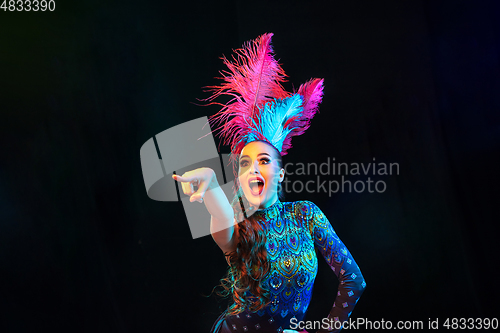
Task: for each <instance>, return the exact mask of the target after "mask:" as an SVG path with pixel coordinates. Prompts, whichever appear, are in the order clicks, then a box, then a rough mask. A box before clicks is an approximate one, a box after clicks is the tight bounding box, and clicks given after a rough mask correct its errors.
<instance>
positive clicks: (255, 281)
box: [218, 140, 284, 315]
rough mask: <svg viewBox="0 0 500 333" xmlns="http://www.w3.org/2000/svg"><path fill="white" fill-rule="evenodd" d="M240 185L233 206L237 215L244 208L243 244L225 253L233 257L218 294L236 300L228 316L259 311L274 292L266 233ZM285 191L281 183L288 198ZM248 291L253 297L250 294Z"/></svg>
mask: <svg viewBox="0 0 500 333" xmlns="http://www.w3.org/2000/svg"><path fill="white" fill-rule="evenodd" d="M258 141H260V140H258ZM261 142H264V143H266V144H269V143H268V142H265V141H261ZM269 145H270V146H271V147H273V148H274V151H275V158H276V159H277V163H278V166H279V168H280V169H281V168H283V161H282V158H281V154H280V153H279V151H278V150H277V149H276V148H275V147H274V146H273V145H271V144H269ZM237 188H238V190H237V194H236V196H235V198H234V199H233V202H232V203H231V205H232V207H233V210H234V212H235V214H238V212H241V211H243V221H241V222H239V223H238V232H239V243H238V245H237V247H236V250H235V251H233V252H231V253H226V254H225V255H226V256H227V257H228V258H229V260H228V262H229V269H228V272H227V275H226V276H225V277H224V278H222V279H221V284H220V285H221V286H222V287H223V288H224V290H223V291H222V292H219V293H218V294H219V295H221V296H225V297H226V296H229V295H232V299H233V303H232V304H231V305H230V306H229V309H228V315H235V314H239V313H241V312H243V311H244V310H245V309H247V308H248V309H249V310H250V311H252V312H256V311H259V310H261V309H262V308H264V307H265V306H266V305H267V304H269V303H270V292H269V290H268V289H267V288H266V287H265V286H264V285H263V280H264V277H265V276H266V275H267V273H268V272H269V270H270V269H271V264H270V262H269V261H268V260H267V250H266V240H267V237H266V233H265V230H264V229H263V228H262V225H261V224H260V223H259V218H258V217H257V216H255V215H250V216H247V214H246V212H245V208H244V207H248V203H245V202H244V201H246V198H245V196H244V194H243V193H242V190H241V187H240V186H239V184H237ZM283 192H284V191H283V188H282V187H281V184H279V185H278V196H279V198H280V199H283V197H284V194H283ZM247 292H249V293H250V294H251V296H249V295H247Z"/></svg>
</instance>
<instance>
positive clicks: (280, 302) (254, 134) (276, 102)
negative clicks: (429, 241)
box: [207, 34, 366, 333]
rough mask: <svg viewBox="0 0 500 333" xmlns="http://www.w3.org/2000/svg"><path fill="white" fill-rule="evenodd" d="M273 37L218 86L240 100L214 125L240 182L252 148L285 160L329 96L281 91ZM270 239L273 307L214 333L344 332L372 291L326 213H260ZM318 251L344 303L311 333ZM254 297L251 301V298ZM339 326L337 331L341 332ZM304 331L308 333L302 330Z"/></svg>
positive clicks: (281, 209) (294, 208) (253, 46)
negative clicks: (307, 319) (241, 163)
mask: <svg viewBox="0 0 500 333" xmlns="http://www.w3.org/2000/svg"><path fill="white" fill-rule="evenodd" d="M271 37H272V34H264V35H262V36H260V37H259V38H257V39H256V40H255V41H252V42H249V43H247V44H245V45H244V47H243V49H239V50H236V54H237V57H236V58H235V57H234V56H233V60H234V62H230V61H228V60H227V59H226V58H223V60H224V63H225V64H226V65H227V66H228V68H229V72H228V71H225V72H222V73H221V74H222V75H223V79H224V83H223V84H222V85H221V86H212V87H209V88H211V89H210V90H211V91H213V92H214V94H213V95H212V96H211V97H209V98H208V99H207V100H208V101H211V102H212V101H213V100H214V99H215V98H216V97H218V96H220V95H223V94H225V95H229V96H231V97H233V98H232V99H231V100H230V101H229V102H228V103H227V104H219V103H215V102H212V103H213V104H219V105H221V106H223V108H222V109H221V110H220V111H219V112H218V113H217V114H215V115H214V116H213V117H211V119H210V121H211V122H212V123H219V124H221V125H220V127H219V128H218V130H219V131H220V134H221V136H222V138H223V143H224V144H230V145H231V160H232V161H233V168H234V169H233V170H234V172H235V175H236V174H237V168H238V167H237V163H234V162H237V160H238V156H239V154H240V152H241V150H242V149H243V147H244V146H245V145H246V144H247V143H249V142H252V141H255V140H263V141H266V142H268V143H270V144H272V145H273V146H274V147H276V148H277V149H278V151H279V152H280V153H281V155H285V154H286V151H287V149H289V148H290V147H291V137H292V136H295V135H301V134H303V133H304V132H305V130H306V129H307V128H308V127H309V123H310V120H311V118H312V117H313V116H314V114H315V113H316V112H317V111H318V105H319V103H320V102H321V98H322V95H323V80H322V79H311V80H310V81H308V82H307V83H305V84H303V85H301V86H300V87H299V89H298V91H297V92H296V93H293V94H290V93H288V92H286V91H285V90H284V89H283V87H282V86H281V84H280V82H283V81H284V76H285V74H284V71H283V69H282V68H281V67H280V65H279V64H278V63H277V61H276V60H275V59H274V57H273V52H272V48H271V44H270V42H271ZM254 216H255V217H256V219H257V221H258V223H259V224H260V225H261V227H262V228H263V230H264V233H265V235H266V244H265V246H266V250H267V260H268V261H269V262H270V271H269V272H268V274H266V276H265V277H264V279H263V280H262V285H263V287H264V288H265V289H267V290H269V292H270V294H271V295H270V296H271V297H270V304H268V305H267V306H266V307H264V308H263V309H262V310H260V311H258V312H251V311H250V310H248V309H246V310H245V311H244V312H242V313H240V314H238V315H228V314H227V310H226V312H224V313H223V314H222V315H221V316H220V317H219V319H218V320H217V321H216V323H215V324H214V326H213V327H212V331H211V332H212V333H229V332H282V331H283V330H284V329H295V330H297V331H300V330H301V328H305V329H308V330H309V332H314V331H317V330H318V329H319V328H325V329H326V328H327V326H326V325H327V324H329V326H328V330H319V332H338V331H340V327H341V326H340V324H339V323H338V322H343V321H345V320H347V319H348V317H349V315H350V314H351V312H352V310H353V308H354V306H355V304H356V303H357V301H358V299H359V297H360V296H361V294H362V292H363V291H364V288H365V286H366V283H365V281H364V279H363V276H362V274H361V271H360V269H359V267H358V265H357V264H356V262H355V261H354V259H353V258H352V256H351V254H350V253H349V251H348V250H347V248H346V247H345V246H344V244H343V243H342V242H341V240H340V239H339V238H338V236H337V235H336V233H335V231H334V230H333V228H332V226H331V224H330V222H329V221H328V219H327V218H326V216H325V215H324V214H323V212H322V211H321V210H320V209H319V208H318V207H317V206H316V205H315V204H314V203H312V202H310V201H297V202H281V201H279V200H277V201H276V202H275V203H274V204H272V205H271V206H269V207H267V208H265V209H262V210H258V211H256V212H255V213H254ZM315 249H316V250H318V251H319V252H320V253H321V255H322V256H323V257H324V258H325V260H326V262H327V263H328V265H329V266H330V267H331V268H332V270H333V271H334V273H335V275H336V276H337V277H338V279H339V282H340V283H339V285H338V292H337V297H336V299H335V303H334V305H333V308H332V310H331V311H330V314H329V315H328V317H327V318H325V319H324V320H323V321H322V323H324V324H323V325H322V326H321V327H317V326H316V327H307V326H305V325H306V323H302V322H301V321H302V320H303V319H304V316H305V314H306V311H307V308H308V306H309V302H310V300H311V296H312V291H313V284H314V279H315V277H316V273H317V269H318V261H317V257H316V252H315ZM247 296H251V295H247ZM335 322H337V325H335ZM299 325H300V326H299Z"/></svg>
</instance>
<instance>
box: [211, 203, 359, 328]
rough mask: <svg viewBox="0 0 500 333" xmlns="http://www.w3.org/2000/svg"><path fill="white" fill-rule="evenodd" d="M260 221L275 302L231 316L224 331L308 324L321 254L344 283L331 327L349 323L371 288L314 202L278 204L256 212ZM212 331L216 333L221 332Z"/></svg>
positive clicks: (268, 280) (267, 284) (268, 282)
mask: <svg viewBox="0 0 500 333" xmlns="http://www.w3.org/2000/svg"><path fill="white" fill-rule="evenodd" d="M255 216H256V217H257V218H258V220H259V223H260V224H261V225H262V227H263V230H265V232H266V236H267V243H266V248H267V255H268V260H269V261H270V262H271V270H270V271H269V273H268V274H267V275H266V277H265V278H264V281H263V284H264V286H265V287H266V288H267V289H268V290H269V291H270V292H271V303H270V304H269V305H268V306H267V307H265V308H264V309H262V310H260V311H258V312H257V313H252V312H249V311H248V310H247V311H245V312H243V313H241V314H239V315H236V316H226V317H225V322H224V323H223V325H222V328H221V329H220V332H221V333H222V332H224V333H225V332H282V331H283V330H284V329H288V328H290V329H294V326H292V324H294V323H299V322H300V321H302V320H303V319H304V316H305V314H306V311H307V308H308V306H309V302H310V300H311V296H312V292H313V284H314V279H315V278H316V274H317V271H318V259H317V257H316V250H318V252H320V253H321V255H322V256H323V257H324V258H325V260H326V262H327V263H328V265H329V266H330V267H331V268H332V270H333V271H334V273H335V275H337V277H338V279H339V285H338V292H337V297H336V299H335V303H334V304H333V308H332V310H331V311H330V314H329V316H328V322H330V319H332V320H335V321H341V322H342V321H344V320H347V318H348V317H349V315H350V314H351V311H352V309H353V308H354V306H355V304H356V302H357V301H358V299H359V297H360V296H361V293H362V292H363V290H364V288H365V286H366V283H365V281H364V278H363V276H362V274H361V271H360V269H359V267H358V265H357V264H356V262H355V261H354V259H353V258H352V256H351V254H350V252H349V251H348V250H347V248H346V247H345V245H344V244H343V243H342V241H341V240H340V239H339V237H338V236H337V234H336V233H335V231H334V230H333V228H332V226H331V224H330V222H329V221H328V219H327V218H326V216H325V215H324V214H323V212H322V211H321V210H320V209H319V208H318V206H316V205H315V204H314V203H312V202H310V201H296V202H281V201H279V200H278V201H276V202H275V203H274V204H273V205H271V206H270V207H268V208H266V209H264V210H259V211H257V212H256V213H255ZM302 324H303V325H305V324H306V323H302ZM215 326H216V325H214V327H215ZM217 328H218V327H217ZM295 329H296V330H297V331H299V329H298V328H295ZM213 331H214V332H217V329H216V330H213ZM308 331H309V332H314V331H316V330H310V329H309V330H308ZM331 331H339V330H331Z"/></svg>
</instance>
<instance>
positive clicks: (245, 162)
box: [240, 161, 248, 167]
mask: <svg viewBox="0 0 500 333" xmlns="http://www.w3.org/2000/svg"><path fill="white" fill-rule="evenodd" d="M247 164H248V162H247V161H241V162H240V166H241V167H246V166H247Z"/></svg>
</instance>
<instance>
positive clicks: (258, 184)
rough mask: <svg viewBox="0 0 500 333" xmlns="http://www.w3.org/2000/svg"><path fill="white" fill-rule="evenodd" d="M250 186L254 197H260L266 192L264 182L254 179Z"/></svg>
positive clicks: (249, 182)
mask: <svg viewBox="0 0 500 333" xmlns="http://www.w3.org/2000/svg"><path fill="white" fill-rule="evenodd" d="M248 186H249V187H250V192H252V194H253V195H260V194H261V193H262V191H263V190H264V181H263V180H261V179H257V178H254V179H251V180H249V181H248Z"/></svg>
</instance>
